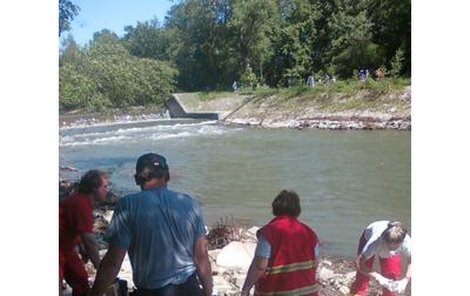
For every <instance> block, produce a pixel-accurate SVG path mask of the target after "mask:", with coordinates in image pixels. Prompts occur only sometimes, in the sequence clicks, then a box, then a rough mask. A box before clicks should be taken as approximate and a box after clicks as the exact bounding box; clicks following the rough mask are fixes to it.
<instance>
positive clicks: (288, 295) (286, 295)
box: [258, 284, 320, 296]
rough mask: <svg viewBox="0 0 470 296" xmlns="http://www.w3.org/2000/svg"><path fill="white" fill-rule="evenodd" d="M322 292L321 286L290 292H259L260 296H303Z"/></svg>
mask: <svg viewBox="0 0 470 296" xmlns="http://www.w3.org/2000/svg"><path fill="white" fill-rule="evenodd" d="M319 290H320V286H319V285H316V284H315V285H311V286H307V287H303V288H299V289H294V290H289V291H276V292H258V294H259V295H263V296H301V295H308V294H312V293H315V292H318V291H319Z"/></svg>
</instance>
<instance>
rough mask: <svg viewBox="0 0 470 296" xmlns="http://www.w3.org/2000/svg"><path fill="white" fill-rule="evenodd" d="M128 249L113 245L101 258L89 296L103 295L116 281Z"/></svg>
mask: <svg viewBox="0 0 470 296" xmlns="http://www.w3.org/2000/svg"><path fill="white" fill-rule="evenodd" d="M126 252H127V250H126V249H121V248H118V247H115V246H113V245H111V246H110V247H109V249H108V252H106V255H105V256H104V257H103V260H101V264H100V268H99V269H98V272H97V273H96V279H95V283H94V284H93V288H92V289H91V292H90V294H89V296H101V295H103V294H104V293H105V292H106V290H107V289H108V287H109V286H110V285H111V284H112V283H113V282H114V279H115V278H116V276H117V274H118V273H119V270H120V268H121V264H122V260H124V256H126Z"/></svg>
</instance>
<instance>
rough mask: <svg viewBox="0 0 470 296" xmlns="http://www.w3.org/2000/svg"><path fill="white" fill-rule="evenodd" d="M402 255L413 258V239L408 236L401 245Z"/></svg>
mask: <svg viewBox="0 0 470 296" xmlns="http://www.w3.org/2000/svg"><path fill="white" fill-rule="evenodd" d="M400 251H401V253H402V254H404V255H406V256H408V257H409V258H411V237H410V236H409V235H408V234H407V235H406V236H405V239H404V240H403V244H401V250H400Z"/></svg>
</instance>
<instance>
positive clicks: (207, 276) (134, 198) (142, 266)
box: [90, 153, 212, 296]
mask: <svg viewBox="0 0 470 296" xmlns="http://www.w3.org/2000/svg"><path fill="white" fill-rule="evenodd" d="M169 180H170V172H169V167H168V164H167V162H166V159H165V158H164V157H163V156H161V155H158V154H154V153H148V154H144V155H142V156H140V157H139V158H138V160H137V165H136V174H135V182H136V184H137V185H138V186H140V188H141V192H138V193H134V194H129V195H126V196H124V197H123V198H122V199H121V200H120V201H119V202H118V204H117V207H116V209H115V211H114V215H113V217H112V220H111V223H110V225H109V227H108V230H107V234H106V240H107V241H108V243H109V249H108V252H107V253H106V255H105V256H104V258H103V260H102V263H101V265H100V268H99V269H98V272H97V275H96V280H95V283H94V285H93V288H92V291H91V294H90V295H92V296H102V295H103V293H104V292H105V291H106V289H107V288H108V287H109V286H110V285H111V284H112V283H113V282H114V279H115V277H116V276H117V274H118V273H119V270H120V267H121V264H122V261H123V259H124V256H125V254H126V252H128V253H129V258H130V261H131V266H132V274H133V282H134V284H135V285H136V287H137V291H136V292H133V295H137V296H141V295H143V296H148V295H151V296H200V295H204V296H209V295H211V292H212V274H211V266H210V262H209V256H208V253H207V242H206V238H205V232H206V230H205V226H204V221H203V218H202V212H201V209H200V207H199V204H198V202H197V201H196V200H195V199H194V198H192V197H190V196H189V195H187V194H184V193H180V192H176V191H172V190H170V189H168V188H167V183H168V181H169ZM199 284H201V285H202V287H203V289H202V291H201V289H200V287H199Z"/></svg>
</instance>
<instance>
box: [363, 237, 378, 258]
mask: <svg viewBox="0 0 470 296" xmlns="http://www.w3.org/2000/svg"><path fill="white" fill-rule="evenodd" d="M379 248H380V239H375V240H372V239H370V240H368V241H367V243H366V245H365V246H364V248H362V251H361V254H362V256H364V257H365V258H367V259H369V258H371V257H372V256H374V255H377V253H378V251H379Z"/></svg>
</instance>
